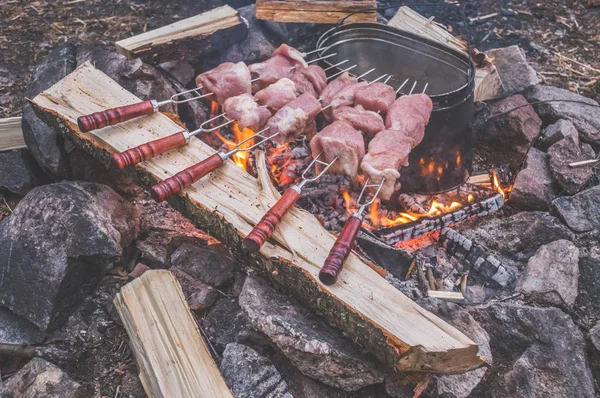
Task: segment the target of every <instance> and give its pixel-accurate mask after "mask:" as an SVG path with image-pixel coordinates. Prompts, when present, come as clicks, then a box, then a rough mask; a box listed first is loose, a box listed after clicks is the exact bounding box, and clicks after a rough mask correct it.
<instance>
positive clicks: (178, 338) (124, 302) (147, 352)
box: [114, 270, 233, 398]
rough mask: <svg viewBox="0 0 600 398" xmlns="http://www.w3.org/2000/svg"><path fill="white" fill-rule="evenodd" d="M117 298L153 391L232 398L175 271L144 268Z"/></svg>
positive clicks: (146, 385)
mask: <svg viewBox="0 0 600 398" xmlns="http://www.w3.org/2000/svg"><path fill="white" fill-rule="evenodd" d="M114 302H115V307H116V309H117V311H118V312H119V316H120V317H121V320H122V321H123V325H124V326H125V329H126V330H127V334H129V338H130V339H131V344H132V346H133V351H134V353H135V356H136V359H137V362H138V366H139V368H140V380H141V382H142V385H143V386H144V390H145V391H146V394H148V396H149V397H219V398H233V394H232V393H231V391H230V390H229V388H228V387H227V385H226V384H225V380H223V377H222V376H221V372H219V368H218V367H217V365H216V364H215V361H214V360H213V358H212V356H211V355H210V352H209V350H208V347H207V346H206V343H205V342H204V340H203V339H202V336H201V335H200V331H199V330H198V326H197V325H196V322H195V321H194V317H193V316H192V313H191V312H190V309H189V308H188V306H187V303H186V301H185V297H184V296H183V292H182V291H181V286H180V285H179V283H178V282H177V280H176V279H175V277H174V276H173V274H171V272H169V271H166V270H153V271H147V272H145V273H144V275H142V276H141V277H139V278H137V279H136V280H134V281H133V282H131V283H128V284H127V285H125V286H123V288H122V289H121V292H120V293H118V294H117V295H116V297H115V300H114Z"/></svg>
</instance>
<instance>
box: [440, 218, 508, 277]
mask: <svg viewBox="0 0 600 398" xmlns="http://www.w3.org/2000/svg"><path fill="white" fill-rule="evenodd" d="M440 243H441V244H442V246H443V247H444V248H445V249H446V252H448V254H450V255H452V256H454V257H455V258H456V259H458V260H459V261H461V262H463V263H464V264H465V265H466V266H467V267H468V268H473V269H474V270H476V271H477V272H479V273H480V274H481V275H482V276H483V277H484V278H486V279H488V280H490V281H493V282H496V283H497V284H499V285H500V286H502V287H505V286H506V285H507V284H508V283H509V282H510V274H509V273H508V272H507V270H506V268H505V267H504V266H503V265H502V263H501V262H500V261H499V260H498V259H497V258H496V257H494V256H492V255H491V254H489V253H488V251H487V250H486V249H485V248H484V247H483V246H481V245H478V244H477V243H475V242H473V241H472V240H470V239H467V238H466V237H464V236H462V235H461V234H460V233H458V232H457V231H455V230H453V229H452V228H447V227H446V228H444V229H442V232H441V233H440Z"/></svg>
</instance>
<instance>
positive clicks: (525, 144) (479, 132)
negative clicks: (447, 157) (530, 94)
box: [474, 94, 542, 170]
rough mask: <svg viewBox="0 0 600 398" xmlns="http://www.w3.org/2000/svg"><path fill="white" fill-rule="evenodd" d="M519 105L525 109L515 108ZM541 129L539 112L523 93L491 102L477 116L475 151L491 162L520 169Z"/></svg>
mask: <svg viewBox="0 0 600 398" xmlns="http://www.w3.org/2000/svg"><path fill="white" fill-rule="evenodd" d="M524 105H525V106H524ZM517 107H521V108H518V109H516V110H514V111H511V110H512V109H515V108H517ZM508 111H511V112H508ZM505 112H508V113H505ZM495 115H498V116H495ZM541 129H542V121H541V120H540V118H539V117H538V115H537V114H536V113H535V111H534V110H533V108H532V107H531V106H527V100H526V99H525V98H524V97H523V96H522V95H520V94H516V95H513V96H511V97H508V98H505V99H503V100H501V101H498V102H495V103H493V104H491V105H490V107H489V109H488V110H487V111H486V112H481V113H480V114H479V115H478V116H477V117H476V120H475V122H474V132H475V137H476V141H477V143H476V147H475V150H476V152H477V154H478V155H479V156H481V157H482V158H484V159H486V161H487V162H489V163H495V164H508V165H509V166H510V167H511V169H512V170H519V169H520V167H521V163H522V162H523V160H524V159H525V156H526V155H527V151H528V150H529V147H530V146H531V143H532V142H533V141H534V140H535V139H536V138H537V136H538V135H539V134H540V131H541Z"/></svg>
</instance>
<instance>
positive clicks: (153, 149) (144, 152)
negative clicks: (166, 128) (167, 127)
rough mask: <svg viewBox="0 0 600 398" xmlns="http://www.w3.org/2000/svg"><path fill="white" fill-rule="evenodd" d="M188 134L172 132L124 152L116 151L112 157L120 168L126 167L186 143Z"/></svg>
mask: <svg viewBox="0 0 600 398" xmlns="http://www.w3.org/2000/svg"><path fill="white" fill-rule="evenodd" d="M186 135H187V133H185V132H183V131H181V132H179V133H175V134H171V135H169V136H167V137H164V138H159V139H158V140H154V141H150V142H147V143H145V144H142V145H138V146H136V147H135V148H131V149H128V150H126V151H124V152H121V153H115V154H114V155H113V156H112V158H113V161H114V162H115V164H116V165H117V167H118V168H119V169H124V168H125V167H128V166H133V165H134V164H138V163H140V162H144V161H146V160H149V159H152V158H154V157H156V156H158V155H160V154H163V153H165V152H169V151H170V150H172V149H175V148H177V147H180V146H182V145H184V144H185V143H186V142H187V139H186Z"/></svg>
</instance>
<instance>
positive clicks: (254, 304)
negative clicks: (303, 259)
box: [240, 276, 384, 391]
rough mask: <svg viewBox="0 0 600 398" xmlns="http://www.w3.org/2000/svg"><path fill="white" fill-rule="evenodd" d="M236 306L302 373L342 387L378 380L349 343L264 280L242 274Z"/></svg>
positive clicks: (380, 375) (377, 372)
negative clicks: (237, 305) (241, 284)
mask: <svg viewBox="0 0 600 398" xmlns="http://www.w3.org/2000/svg"><path fill="white" fill-rule="evenodd" d="M240 306H241V307H242V309H243V310H244V312H245V313H246V315H247V316H248V318H249V320H250V322H251V323H252V325H253V326H254V327H255V328H257V329H258V330H260V331H261V332H263V333H264V334H266V335H267V336H269V338H270V339H271V340H272V341H273V342H274V343H275V344H276V345H277V346H278V347H279V349H280V350H281V351H282V352H283V353H284V354H285V355H286V356H287V357H288V358H289V360H290V361H291V362H292V363H293V364H294V366H296V367H297V368H298V369H300V371H301V372H302V373H304V374H305V375H306V376H308V377H311V378H313V379H316V380H319V381H321V382H322V383H324V384H327V385H330V386H334V387H337V388H341V389H343V390H346V391H356V390H359V389H361V388H363V387H366V386H368V385H371V384H377V383H381V382H382V381H383V378H384V377H383V376H384V375H383V373H382V372H381V371H380V370H379V369H378V368H379V366H378V365H377V364H376V363H375V362H373V361H371V360H369V359H368V358H367V357H365V356H364V355H363V354H361V353H360V352H359V351H358V350H357V349H356V348H355V347H354V345H353V344H352V342H350V341H349V340H348V339H346V338H345V337H343V336H342V335H341V334H340V333H339V332H338V331H336V330H334V329H333V328H331V327H330V326H328V325H326V324H325V323H324V322H323V321H321V320H320V319H318V318H316V316H315V315H313V314H312V313H311V312H310V311H308V310H307V309H306V308H305V307H302V306H299V305H297V304H294V303H293V302H291V301H290V299H288V298H287V297H286V296H285V295H283V294H281V293H278V292H276V291H275V290H273V289H271V288H270V287H269V286H268V285H267V284H266V283H265V282H264V281H262V280H260V279H258V278H256V277H250V276H249V277H248V278H247V279H246V283H245V284H244V289H243V290H242V294H241V295H240Z"/></svg>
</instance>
